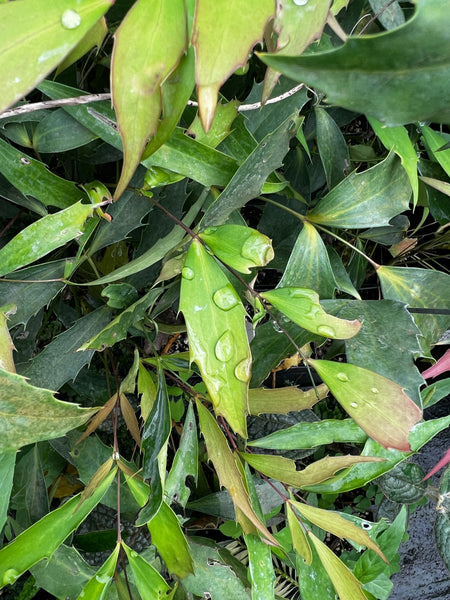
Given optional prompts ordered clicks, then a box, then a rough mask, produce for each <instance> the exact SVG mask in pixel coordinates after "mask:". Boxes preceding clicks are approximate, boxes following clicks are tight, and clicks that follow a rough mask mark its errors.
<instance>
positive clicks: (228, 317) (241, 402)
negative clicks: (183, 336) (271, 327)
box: [180, 240, 251, 437]
mask: <svg viewBox="0 0 450 600" xmlns="http://www.w3.org/2000/svg"><path fill="white" fill-rule="evenodd" d="M180 310H181V311H183V314H184V317H185V320H186V327H187V332H188V337H189V350H190V356H191V360H193V361H195V362H196V363H197V365H198V366H199V368H200V372H201V374H202V377H203V381H204V382H205V385H206V387H207V389H208V392H209V395H210V397H211V400H212V403H213V405H214V410H215V412H216V414H219V415H222V416H223V417H225V418H226V419H227V421H228V422H229V424H230V426H231V427H232V428H233V430H234V431H235V432H236V433H239V434H240V435H241V436H242V437H246V431H247V428H246V421H245V416H246V414H247V394H248V382H249V379H250V365H251V356H250V349H249V346H248V339H247V333H246V330H245V323H244V320H245V310H244V307H243V305H242V303H241V301H240V299H239V296H238V295H237V293H236V291H235V290H234V288H233V287H232V286H231V284H230V282H229V281H228V279H227V277H226V275H225V274H224V273H223V271H222V269H221V268H220V267H219V265H218V264H217V263H216V261H215V259H214V258H213V257H212V256H210V255H209V254H208V252H207V251H206V250H205V248H204V247H203V245H202V244H201V243H200V242H199V241H198V240H193V242H192V244H191V246H190V248H189V250H188V253H187V256H186V261H185V266H184V268H183V271H182V281H181V293H180Z"/></svg>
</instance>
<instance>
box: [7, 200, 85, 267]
mask: <svg viewBox="0 0 450 600" xmlns="http://www.w3.org/2000/svg"><path fill="white" fill-rule="evenodd" d="M92 211H93V206H92V205H88V204H82V203H81V202H77V203H76V204H74V205H73V206H69V208H66V209H64V210H61V211H59V212H57V213H55V214H53V215H47V216H46V217H42V219H39V220H38V221H35V222H34V223H32V224H31V225H28V227H25V229H22V231H20V232H19V233H18V234H17V235H16V236H15V237H14V238H13V239H12V240H11V241H10V242H8V243H7V244H6V246H3V248H2V249H1V250H0V263H1V267H0V275H6V274H7V273H11V271H15V270H16V269H20V267H24V266H25V265H29V264H30V263H32V262H34V261H35V260H38V259H39V258H42V257H43V256H45V255H46V254H49V252H51V251H52V250H55V249H56V248H59V247H61V246H64V245H65V244H67V242H70V241H71V240H73V239H74V238H76V237H77V236H79V235H81V233H82V231H81V229H82V227H83V224H84V222H85V221H86V219H87V218H88V217H89V216H91V215H92Z"/></svg>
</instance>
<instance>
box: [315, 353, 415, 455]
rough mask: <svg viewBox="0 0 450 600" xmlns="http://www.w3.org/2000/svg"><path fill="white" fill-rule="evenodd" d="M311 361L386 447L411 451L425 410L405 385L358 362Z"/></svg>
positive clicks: (362, 424) (341, 400)
mask: <svg viewBox="0 0 450 600" xmlns="http://www.w3.org/2000/svg"><path fill="white" fill-rule="evenodd" d="M308 362H309V364H310V365H311V366H312V367H313V368H314V369H315V370H316V371H317V373H319V375H320V376H321V377H322V379H323V381H324V382H325V383H326V384H327V385H328V387H329V388H330V390H331V393H332V394H333V395H334V396H335V398H336V400H338V402H339V403H340V404H341V405H342V406H343V407H344V408H345V410H346V411H347V412H348V414H349V415H350V416H351V417H352V419H353V420H354V421H356V423H358V425H359V426H360V427H361V429H364V431H365V432H366V433H367V435H369V436H370V437H371V438H373V439H374V440H375V441H377V442H378V443H379V444H381V445H382V446H384V447H385V448H394V449H395V450H401V451H402V452H410V451H411V447H410V445H409V441H408V435H409V433H410V431H411V429H412V428H413V427H414V425H415V424H416V423H418V422H419V421H420V419H421V418H422V411H421V410H420V408H419V407H418V406H417V404H415V403H414V402H413V401H412V400H411V398H410V397H409V396H407V395H406V394H405V392H404V390H403V388H402V387H401V386H399V385H398V384H397V383H394V382H393V381H391V380H390V379H387V377H383V376H382V375H378V374H377V373H374V372H373V371H369V370H368V369H363V368H362V367H357V366H356V365H351V364H348V363H338V362H332V361H329V360H312V359H309V361H308Z"/></svg>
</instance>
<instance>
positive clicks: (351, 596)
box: [308, 531, 367, 600]
mask: <svg viewBox="0 0 450 600" xmlns="http://www.w3.org/2000/svg"><path fill="white" fill-rule="evenodd" d="M308 536H309V538H310V539H311V541H312V543H313V544H314V546H315V548H316V551H317V554H318V555H319V557H320V560H321V561H322V564H323V566H324V567H325V570H326V572H327V573H328V575H329V577H330V579H331V581H332V583H333V585H334V587H335V589H336V591H337V593H338V594H339V598H340V600H367V596H366V595H365V594H364V592H363V591H362V588H361V583H360V582H359V581H358V580H357V579H356V577H355V576H354V575H353V573H352V572H351V571H350V569H349V568H348V567H347V566H345V565H344V563H343V562H342V561H341V559H340V558H338V557H337V556H336V554H334V552H333V551H332V550H330V548H328V546H326V545H325V544H324V543H323V542H321V541H320V540H319V539H318V538H317V537H316V536H315V535H314V534H313V533H312V532H311V531H308Z"/></svg>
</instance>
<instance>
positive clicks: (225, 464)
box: [197, 402, 278, 546]
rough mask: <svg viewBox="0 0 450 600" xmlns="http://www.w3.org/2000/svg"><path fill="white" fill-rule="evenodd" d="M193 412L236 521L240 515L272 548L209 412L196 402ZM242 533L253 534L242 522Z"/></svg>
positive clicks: (272, 539) (238, 472) (230, 453)
mask: <svg viewBox="0 0 450 600" xmlns="http://www.w3.org/2000/svg"><path fill="white" fill-rule="evenodd" d="M197 410H198V415H199V420H200V429H201V432H202V434H203V437H204V438H205V442H206V448H207V450H208V457H209V459H210V460H211V462H212V463H213V465H214V468H215V470H216V473H217V476H218V477H219V482H220V485H221V486H223V487H225V488H226V489H227V490H228V492H229V494H230V496H231V498H232V500H233V504H234V507H235V510H236V520H237V521H238V522H240V515H241V514H242V515H243V516H244V517H245V518H246V519H247V522H250V523H252V525H253V526H254V527H255V528H256V529H257V530H258V531H259V532H260V533H262V534H263V535H264V537H265V538H266V539H267V540H268V541H269V542H270V543H271V544H273V545H275V546H277V545H278V543H277V542H276V540H275V539H274V538H273V536H272V535H271V534H270V533H269V531H268V530H267V529H266V527H265V526H264V525H263V524H262V523H261V521H260V520H259V519H258V517H257V516H256V514H255V511H254V510H253V507H252V505H251V503H250V499H249V496H248V493H247V490H246V489H245V487H244V482H243V480H242V474H241V472H240V470H239V468H238V466H237V464H236V458H235V457H234V455H233V454H232V452H231V450H230V448H229V446H228V443H227V441H226V439H225V436H224V434H223V433H222V431H221V430H220V428H219V426H218V425H217V423H216V421H215V420H214V418H213V417H212V415H211V413H210V412H209V411H208V410H207V409H206V408H205V407H204V406H203V405H202V404H201V403H200V402H197ZM241 525H242V526H243V529H244V532H245V533H254V532H255V531H256V530H254V529H253V528H250V529H249V530H248V531H246V529H248V528H247V527H246V526H245V522H244V523H241Z"/></svg>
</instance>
